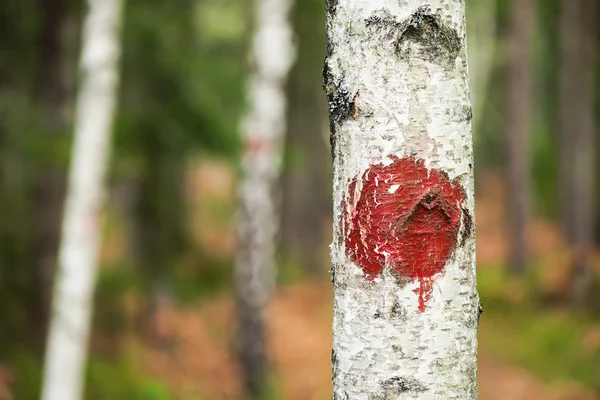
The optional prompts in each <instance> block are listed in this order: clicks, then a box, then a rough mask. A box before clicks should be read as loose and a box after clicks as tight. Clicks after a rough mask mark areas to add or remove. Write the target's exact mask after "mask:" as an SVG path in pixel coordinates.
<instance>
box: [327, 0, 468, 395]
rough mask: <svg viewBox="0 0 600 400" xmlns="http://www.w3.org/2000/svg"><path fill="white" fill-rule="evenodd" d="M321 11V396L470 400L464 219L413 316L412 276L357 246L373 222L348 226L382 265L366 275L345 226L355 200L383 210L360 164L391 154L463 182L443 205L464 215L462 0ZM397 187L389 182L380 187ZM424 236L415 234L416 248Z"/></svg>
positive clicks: (383, 1) (349, 0) (372, 3)
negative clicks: (326, 306) (325, 297)
mask: <svg viewBox="0 0 600 400" xmlns="http://www.w3.org/2000/svg"><path fill="white" fill-rule="evenodd" d="M326 8H327V13H328V22H327V28H328V49H327V50H328V51H327V53H328V54H327V59H326V62H325V71H324V76H325V90H326V92H327V95H328V99H329V103H330V113H331V126H332V132H331V144H332V153H333V157H334V165H333V168H334V186H333V200H334V240H333V243H332V245H331V259H332V281H333V284H334V320H333V334H334V340H333V352H332V363H333V399H336V400H347V399H352V400H384V399H394V400H399V399H444V400H448V399H460V400H465V399H476V398H477V383H476V370H477V365H476V354H477V332H476V331H477V325H478V316H479V302H478V294H477V290H476V280H475V234H474V229H471V226H470V225H473V226H474V219H473V218H464V217H463V218H462V220H461V223H460V227H459V228H458V229H457V232H456V235H457V236H459V237H461V239H460V240H459V238H458V237H457V238H453V240H454V239H455V242H457V244H456V246H455V248H454V250H453V251H452V254H451V255H450V256H449V258H448V259H447V261H446V263H445V266H444V268H443V270H442V271H441V272H439V273H438V274H436V275H435V276H433V278H432V280H431V281H430V284H431V287H430V293H429V295H430V298H429V299H428V300H427V296H425V302H424V303H425V304H424V306H425V307H423V308H424V311H422V310H420V309H419V308H420V304H419V296H417V295H416V294H415V291H420V290H423V282H422V281H421V282H419V279H415V278H414V277H413V278H412V279H411V278H410V276H403V274H410V270H407V269H404V270H402V271H401V273H398V270H397V269H396V270H394V268H395V267H394V265H392V263H391V262H390V261H389V260H390V254H389V253H386V252H385V251H383V250H381V248H378V247H376V246H375V247H371V248H370V247H369V245H370V244H371V243H373V241H374V240H375V238H374V237H373V236H370V235H369V229H375V230H377V229H378V227H373V226H359V228H360V233H359V235H360V238H361V242H360V244H357V245H356V246H363V247H364V248H367V249H370V251H371V255H372V257H373V258H377V257H380V258H383V259H385V260H386V261H385V264H384V265H382V268H383V269H382V271H381V273H380V274H378V275H377V276H374V277H371V278H370V279H369V277H367V276H365V273H364V268H363V269H361V265H360V260H357V257H354V258H353V256H352V249H351V248H349V246H348V242H347V240H348V234H349V232H350V231H349V229H348V227H347V225H346V224H347V223H348V218H349V216H348V215H349V213H350V214H351V212H352V208H353V207H356V206H357V204H358V203H357V200H356V199H357V198H358V199H359V201H363V200H364V201H365V202H369V201H371V202H372V204H374V205H373V206H372V208H371V209H369V210H367V212H368V213H376V212H377V208H379V207H384V206H385V204H381V203H378V201H377V197H374V199H375V200H374V201H373V200H372V199H373V198H370V197H369V198H366V197H365V196H366V194H365V193H362V192H361V190H363V189H364V186H365V184H366V181H367V180H368V179H369V178H370V176H369V175H368V174H369V173H371V172H367V173H365V171H368V170H369V169H370V168H371V167H373V166H376V165H380V166H381V165H384V166H385V165H391V164H392V163H393V160H394V159H408V160H419V162H421V161H422V163H423V165H424V167H425V168H427V171H428V172H427V173H426V174H424V175H422V176H420V178H419V179H423V181H424V180H425V179H426V176H427V177H428V176H433V175H434V170H436V171H441V174H442V175H444V174H445V175H447V178H448V179H449V180H451V181H452V182H455V183H456V184H457V185H460V186H462V188H463V189H464V199H463V200H462V202H460V204H452V205H451V207H461V208H462V209H463V212H464V213H465V215H467V216H471V217H473V216H474V182H473V149H472V137H471V105H470V100H469V89H468V70H467V51H466V31H465V14H464V13H465V10H464V1H463V0H428V1H426V0H402V1H397V0H368V1H367V0H328V1H326ZM351 182H355V184H352V183H351ZM385 184H386V182H382V181H376V185H385ZM361 186H362V187H363V189H361ZM401 186H402V185H392V186H390V187H389V193H394V192H395V191H396V190H399V191H401V190H402V187H401ZM416 186H417V187H420V186H419V185H418V184H417V185H416ZM351 190H352V191H353V193H349V192H350V191H351ZM435 190H437V189H435ZM368 195H369V196H371V195H373V194H372V193H369V194H368ZM361 196H362V197H361ZM429 196H433V197H435V193H434V194H431V192H430V194H428V195H426V196H424V197H423V199H422V200H421V203H420V204H421V205H422V207H427V205H426V204H425V203H423V201H424V202H427V201H429V200H428V199H429ZM353 198H354V200H352V199H353ZM403 200H404V199H399V201H403ZM438 212H439V211H438ZM410 218H411V217H408V218H407V219H406V220H405V221H404V222H402V221H399V220H397V216H396V215H395V211H394V210H392V212H391V213H390V214H389V215H387V218H386V220H384V221H383V224H384V225H388V224H389V225H390V226H392V227H393V224H394V223H408V222H410ZM388 221H389V222H388ZM471 222H472V223H473V224H471ZM366 224H367V225H368V222H366ZM355 228H356V227H355ZM390 231H391V230H390ZM428 239H429V238H428V237H427V235H424V236H423V238H422V241H421V242H420V243H419V244H418V245H417V247H418V246H420V245H421V244H423V245H424V246H425V245H426V243H427V241H428ZM394 240H397V241H399V242H398V243H401V241H402V237H389V238H388V241H389V242H388V244H389V243H392V244H393V243H394V242H392V241H394ZM458 242H460V243H458ZM393 245H395V244H393ZM399 245H400V244H398V246H399ZM417 250H418V249H417ZM405 261H410V260H405ZM407 268H410V266H408V267H407ZM407 271H408V272H407Z"/></svg>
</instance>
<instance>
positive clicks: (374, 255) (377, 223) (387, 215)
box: [342, 157, 466, 312]
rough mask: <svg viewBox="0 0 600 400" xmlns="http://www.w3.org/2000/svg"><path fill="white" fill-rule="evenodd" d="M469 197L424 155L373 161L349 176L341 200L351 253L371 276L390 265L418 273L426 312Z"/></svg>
mask: <svg viewBox="0 0 600 400" xmlns="http://www.w3.org/2000/svg"><path fill="white" fill-rule="evenodd" d="M361 182H362V187H360V183H361ZM465 197H466V196H465V191H464V189H463V188H462V186H461V185H460V183H459V182H458V181H457V180H454V181H450V179H449V178H448V175H446V173H444V172H442V171H440V170H437V169H427V168H426V167H425V165H424V162H423V160H416V159H414V158H398V157H393V158H392V163H391V164H389V165H384V164H383V163H380V164H376V165H372V166H371V167H370V168H368V169H367V170H366V171H365V172H364V173H363V175H362V176H361V177H360V178H359V177H355V178H354V179H353V180H352V181H351V182H350V185H349V188H348V194H347V196H346V199H345V200H344V202H343V204H342V207H343V216H342V217H343V221H344V237H345V245H346V251H347V254H348V256H349V257H350V258H351V259H352V261H354V262H355V263H356V264H357V265H358V266H359V267H360V268H362V270H363V272H364V274H365V276H367V277H369V278H370V279H374V278H375V277H377V276H378V275H379V274H380V273H381V271H382V270H383V268H384V267H386V266H387V267H389V268H391V270H392V271H393V272H395V273H397V274H398V275H400V276H404V277H408V278H410V279H412V280H413V281H414V280H415V279H417V280H418V281H419V288H418V289H416V290H415V292H417V293H418V295H419V310H420V311H421V312H423V311H425V303H426V302H427V301H428V300H429V299H430V298H431V294H432V284H433V277H434V276H435V275H436V274H438V273H439V272H441V271H442V270H443V268H444V266H445V265H446V261H447V260H448V258H449V257H450V256H451V255H452V253H453V251H454V249H455V248H456V246H457V242H458V240H459V237H458V231H459V228H460V224H461V215H462V203H463V202H464V201H465Z"/></svg>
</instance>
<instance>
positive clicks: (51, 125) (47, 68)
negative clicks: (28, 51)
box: [30, 0, 66, 341]
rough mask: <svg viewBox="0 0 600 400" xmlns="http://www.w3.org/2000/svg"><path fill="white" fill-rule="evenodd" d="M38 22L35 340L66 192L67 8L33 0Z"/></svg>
mask: <svg viewBox="0 0 600 400" xmlns="http://www.w3.org/2000/svg"><path fill="white" fill-rule="evenodd" d="M37 3H38V7H39V9H40V11H41V21H40V27H39V33H38V38H37V44H38V53H39V54H40V64H39V66H38V69H37V76H36V81H35V96H36V98H37V102H38V104H39V108H38V110H39V111H40V118H41V119H42V120H43V121H44V123H43V125H42V128H41V132H40V133H41V135H40V136H41V143H42V146H43V149H44V153H45V154H44V156H43V157H41V160H42V161H41V162H40V161H38V162H37V164H36V168H35V171H34V179H33V188H32V189H33V193H32V198H33V205H32V209H33V213H32V214H33V221H32V223H31V226H32V227H33V228H32V232H31V247H30V249H31V254H32V256H33V258H34V259H33V264H34V272H33V276H34V277H35V280H36V284H35V288H36V289H35V291H34V292H33V293H34V295H35V297H36V299H35V308H34V310H33V312H32V313H31V317H32V319H33V321H34V322H33V324H32V325H33V326H36V330H37V333H38V334H39V338H40V339H41V340H42V341H43V339H42V338H44V337H45V335H46V328H47V324H48V317H49V304H50V301H51V291H52V276H53V274H54V270H55V264H56V255H57V251H58V242H59V235H60V223H61V217H62V210H63V203H64V195H65V168H64V167H63V165H61V160H60V157H59V154H60V146H61V144H63V143H65V137H66V135H65V130H66V123H65V122H66V121H65V119H64V117H63V116H64V112H65V82H64V77H63V71H62V68H63V62H64V59H65V58H66V57H65V51H64V49H63V48H62V46H61V33H62V29H63V24H64V22H65V14H66V7H65V4H64V3H63V1H62V0H38V1H37Z"/></svg>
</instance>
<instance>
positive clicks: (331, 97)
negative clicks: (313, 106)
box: [323, 60, 358, 159]
mask: <svg viewBox="0 0 600 400" xmlns="http://www.w3.org/2000/svg"><path fill="white" fill-rule="evenodd" d="M323 90H324V91H325V94H326V95H327V102H328V103H329V129H330V133H329V144H330V146H331V157H332V159H333V158H335V148H336V140H337V136H336V135H337V132H336V123H337V124H341V123H342V122H344V121H346V120H348V119H350V118H354V116H355V114H356V99H357V97H358V91H357V92H356V93H352V92H351V91H350V90H349V89H348V88H347V86H346V83H345V81H344V79H343V77H339V76H334V74H333V72H332V71H331V68H330V67H329V64H328V63H327V60H326V61H325V65H324V67H323Z"/></svg>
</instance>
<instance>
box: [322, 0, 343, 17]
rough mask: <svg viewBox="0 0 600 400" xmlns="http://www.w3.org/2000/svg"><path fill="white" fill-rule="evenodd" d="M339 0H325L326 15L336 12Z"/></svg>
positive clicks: (332, 14)
mask: <svg viewBox="0 0 600 400" xmlns="http://www.w3.org/2000/svg"><path fill="white" fill-rule="evenodd" d="M339 3H340V0H325V13H326V14H327V15H328V16H334V15H335V14H336V12H337V8H338V4H339Z"/></svg>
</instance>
